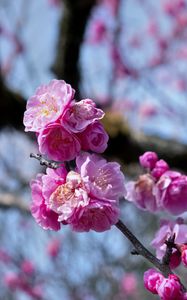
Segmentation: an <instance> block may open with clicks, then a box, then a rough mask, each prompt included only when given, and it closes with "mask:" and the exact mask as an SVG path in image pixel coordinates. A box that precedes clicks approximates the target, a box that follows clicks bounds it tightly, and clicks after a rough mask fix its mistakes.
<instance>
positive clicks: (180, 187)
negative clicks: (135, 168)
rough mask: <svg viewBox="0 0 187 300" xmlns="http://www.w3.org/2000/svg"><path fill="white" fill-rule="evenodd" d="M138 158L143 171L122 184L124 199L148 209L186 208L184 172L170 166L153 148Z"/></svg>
mask: <svg viewBox="0 0 187 300" xmlns="http://www.w3.org/2000/svg"><path fill="white" fill-rule="evenodd" d="M139 160H140V165H141V166H142V167H143V168H145V169H146V173H145V174H143V175H140V176H139V178H138V180H137V181H130V182H128V183H127V184H126V189H127V197H126V198H127V200H129V201H132V202H133V203H134V204H135V205H136V206H137V207H138V208H140V209H143V210H147V211H149V212H152V213H155V212H156V211H167V212H169V213H171V214H173V215H179V214H182V213H184V212H185V211H187V176H186V175H183V174H181V173H180V172H176V171H172V170H170V167H169V165H168V164H167V162H165V161H164V160H163V159H159V158H158V156H157V154H156V153H155V152H145V153H144V154H143V155H142V156H140V159H139Z"/></svg>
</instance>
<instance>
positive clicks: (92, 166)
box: [76, 153, 126, 200]
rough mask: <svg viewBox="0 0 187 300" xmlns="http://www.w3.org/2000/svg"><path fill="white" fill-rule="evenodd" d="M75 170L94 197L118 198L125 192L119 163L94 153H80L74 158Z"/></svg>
mask: <svg viewBox="0 0 187 300" xmlns="http://www.w3.org/2000/svg"><path fill="white" fill-rule="evenodd" d="M76 165H77V170H78V172H79V173H80V174H81V177H82V178H83V181H84V183H85V184H86V186H89V189H90V193H91V195H93V196H94V197H96V198H100V199H104V198H106V199H110V200H118V199H119V198H120V197H122V196H124V195H125V194H126V189H125V183H124V175H123V173H122V172H121V170H120V165H119V164H118V163H116V162H107V161H106V160H105V159H103V158H101V157H100V156H99V155H96V154H88V153H82V154H81V155H79V156H78V157H77V158H76Z"/></svg>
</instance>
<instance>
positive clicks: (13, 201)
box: [0, 193, 30, 214]
mask: <svg viewBox="0 0 187 300" xmlns="http://www.w3.org/2000/svg"><path fill="white" fill-rule="evenodd" d="M0 208H1V209H17V210H19V211H21V212H22V213H24V214H30V208H29V205H28V204H27V203H26V202H24V201H23V200H22V199H21V198H20V197H18V196H15V195H13V194H11V193H1V194H0Z"/></svg>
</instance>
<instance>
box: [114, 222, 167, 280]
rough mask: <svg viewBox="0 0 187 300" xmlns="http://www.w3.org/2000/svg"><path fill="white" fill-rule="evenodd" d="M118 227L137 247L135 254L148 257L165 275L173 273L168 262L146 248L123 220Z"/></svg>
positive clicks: (118, 223) (117, 224)
mask: <svg viewBox="0 0 187 300" xmlns="http://www.w3.org/2000/svg"><path fill="white" fill-rule="evenodd" d="M116 227H117V228H118V229H119V230H120V231H121V232H122V233H123V234H124V235H125V236H126V238H127V239H128V240H129V241H130V242H131V243H132V245H133V246H134V248H135V253H134V254H139V255H141V256H143V257H144V258H146V259H147V260H148V261H149V262H150V263H151V264H153V265H154V266H155V267H156V268H157V269H158V270H160V271H161V272H162V274H163V275H164V276H165V277H168V275H169V274H172V271H171V269H170V267H169V266H168V264H164V263H162V262H160V260H158V259H157V258H156V257H155V256H154V255H153V254H152V253H151V252H150V251H149V250H148V249H146V248H145V247H144V246H143V244H142V243H141V242H140V241H139V240H138V239H137V238H136V237H135V235H134V234H133V233H132V232H131V231H130V230H129V229H128V228H127V226H126V225H125V224H124V223H123V222H122V221H121V220H119V221H118V222H117V223H116Z"/></svg>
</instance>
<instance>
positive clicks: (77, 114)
mask: <svg viewBox="0 0 187 300" xmlns="http://www.w3.org/2000/svg"><path fill="white" fill-rule="evenodd" d="M103 117H104V112H103V111H102V110H101V109H99V108H97V107H96V104H95V103H94V102H93V101H92V100H91V99H83V100H81V101H79V102H76V103H75V102H73V103H72V105H70V106H69V107H68V108H67V109H66V111H65V113H64V115H63V118H62V124H63V126H64V127H65V128H66V129H67V130H68V131H70V132H74V133H78V132H82V131H83V130H85V129H86V127H87V126H88V125H90V124H92V123H94V122H95V121H96V120H100V119H102V118H103Z"/></svg>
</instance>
